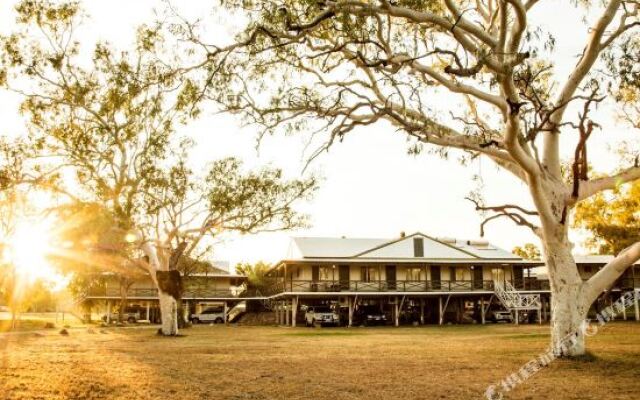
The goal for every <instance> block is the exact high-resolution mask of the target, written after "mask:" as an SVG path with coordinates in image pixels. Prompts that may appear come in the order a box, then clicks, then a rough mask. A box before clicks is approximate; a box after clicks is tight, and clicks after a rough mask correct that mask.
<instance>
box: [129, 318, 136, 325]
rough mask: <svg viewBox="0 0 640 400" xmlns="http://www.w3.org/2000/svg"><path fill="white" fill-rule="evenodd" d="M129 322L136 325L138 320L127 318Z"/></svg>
mask: <svg viewBox="0 0 640 400" xmlns="http://www.w3.org/2000/svg"><path fill="white" fill-rule="evenodd" d="M127 322H128V323H130V324H135V323H136V319H135V318H134V317H129V318H127Z"/></svg>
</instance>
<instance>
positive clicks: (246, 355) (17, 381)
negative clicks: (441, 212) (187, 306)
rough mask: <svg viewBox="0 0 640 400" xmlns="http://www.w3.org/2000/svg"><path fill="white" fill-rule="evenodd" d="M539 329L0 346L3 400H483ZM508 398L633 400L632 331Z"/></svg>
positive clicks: (22, 337) (616, 333) (252, 334)
mask: <svg viewBox="0 0 640 400" xmlns="http://www.w3.org/2000/svg"><path fill="white" fill-rule="evenodd" d="M548 329H549V328H548V326H542V327H540V326H535V325H534V326H531V325H528V326H527V325H523V326H519V327H516V326H508V325H487V326H444V327H438V326H429V327H418V328H397V329H396V328H352V329H346V328H335V329H333V328H316V329H312V328H277V327H234V326H230V327H225V326H198V327H194V328H192V329H189V330H185V331H184V333H185V336H183V337H178V338H162V337H157V336H156V335H155V330H154V329H153V328H150V327H137V328H136V327H134V328H108V329H104V328H93V329H86V328H71V329H69V335H68V336H62V335H60V334H58V333H57V331H47V332H38V333H24V334H17V335H16V334H14V335H0V354H1V356H0V399H3V400H4V399H7V400H14V399H16V400H17V399H43V400H44V399H46V400H49V399H78V400H80V399H82V400H85V399H86V400H96V399H118V400H120V399H122V400H124V399H126V400H130V399H134V400H138V399H140V400H145V399H153V400H158V399H171V400H181V399H188V400H192V399H193V400H195V399H198V400H208V399H211V400H218V399H221V400H227V399H228V400H243V399H258V400H271V399H283V400H284V399H287V400H289V399H314V400H324V399H327V400H329V399H330V400H349V399H367V400H385V399H402V400H411V399H456V400H459V399H472V398H482V396H483V393H484V391H485V389H486V387H487V386H488V385H489V384H492V383H497V382H499V381H500V380H502V379H503V378H504V377H505V376H506V375H507V374H510V373H512V372H515V371H516V370H517V369H518V368H520V366H521V365H522V364H523V363H525V362H527V361H529V360H530V359H531V358H532V357H534V356H536V355H537V354H539V353H540V352H542V351H543V350H545V347H546V345H547V342H548V335H547V332H548ZM589 347H590V349H591V351H592V352H593V354H594V355H595V359H592V360H588V361H587V360H583V361H557V362H555V363H553V364H551V366H550V367H547V368H545V369H544V370H542V371H541V372H540V373H539V374H537V375H536V376H534V377H533V378H531V379H530V380H528V381H527V382H526V383H524V384H523V385H521V386H520V387H518V388H517V389H516V390H515V391H514V392H512V393H510V394H509V395H508V396H507V397H506V398H509V399H604V398H606V399H636V398H637V396H638V393H640V324H638V323H622V322H619V323H613V324H609V325H608V326H607V327H605V328H603V329H601V331H600V333H599V334H598V335H597V336H595V337H593V338H590V340H589Z"/></svg>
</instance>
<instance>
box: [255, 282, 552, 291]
mask: <svg viewBox="0 0 640 400" xmlns="http://www.w3.org/2000/svg"><path fill="white" fill-rule="evenodd" d="M515 287H516V289H518V290H523V291H548V290H549V282H548V281H543V280H531V279H525V280H522V281H520V282H516V286H515ZM493 291H494V282H493V281H492V280H420V281H410V280H396V281H389V280H370V281H364V280H357V281H352V280H349V281H340V280H335V281H333V280H332V281H326V280H287V281H282V280H279V281H276V282H273V283H272V284H271V285H270V287H269V289H268V294H269V295H273V294H277V293H314V292H317V293H330V292H354V293H374V292H403V293H404V292H407V293H418V292H445V293H446V292H493Z"/></svg>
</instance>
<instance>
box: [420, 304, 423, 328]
mask: <svg viewBox="0 0 640 400" xmlns="http://www.w3.org/2000/svg"><path fill="white" fill-rule="evenodd" d="M420 325H424V299H420Z"/></svg>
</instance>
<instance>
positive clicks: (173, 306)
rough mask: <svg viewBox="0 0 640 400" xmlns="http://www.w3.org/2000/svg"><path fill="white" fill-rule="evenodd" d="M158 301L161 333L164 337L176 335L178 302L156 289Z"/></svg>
mask: <svg viewBox="0 0 640 400" xmlns="http://www.w3.org/2000/svg"><path fill="white" fill-rule="evenodd" d="M158 298H159V300H160V318H161V320H162V327H161V331H162V334H163V335H165V336H175V335H177V334H178V302H177V301H176V299H174V298H173V296H171V295H170V294H168V293H165V292H163V291H162V290H160V288H158Z"/></svg>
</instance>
